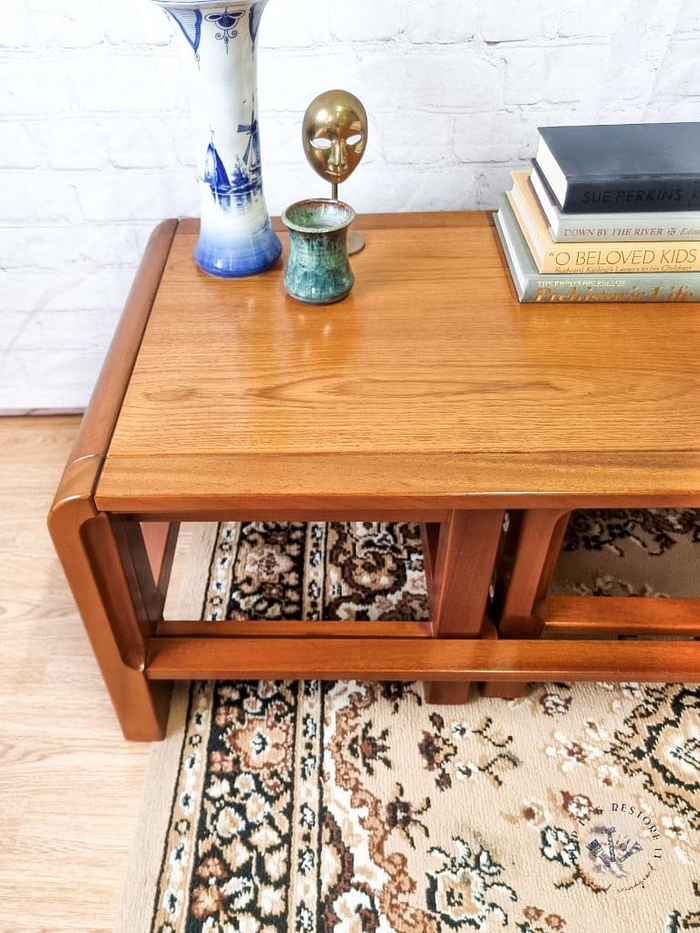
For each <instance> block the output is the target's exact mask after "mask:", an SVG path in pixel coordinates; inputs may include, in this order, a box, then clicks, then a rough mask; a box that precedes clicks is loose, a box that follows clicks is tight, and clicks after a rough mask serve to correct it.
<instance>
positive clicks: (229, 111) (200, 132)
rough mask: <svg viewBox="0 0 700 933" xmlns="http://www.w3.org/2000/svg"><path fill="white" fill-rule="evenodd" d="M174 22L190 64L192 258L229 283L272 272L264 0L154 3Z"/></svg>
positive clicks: (276, 248)
mask: <svg viewBox="0 0 700 933" xmlns="http://www.w3.org/2000/svg"><path fill="white" fill-rule="evenodd" d="M153 2H155V3H157V4H158V5H159V6H161V7H163V8H164V9H165V11H166V12H167V13H168V14H169V15H170V16H171V17H172V19H173V20H174V21H175V23H176V24H177V26H178V27H179V29H180V31H181V32H182V35H183V36H184V38H185V40H186V41H187V45H188V54H189V56H190V58H191V61H192V68H191V76H192V111H193V116H194V121H195V128H196V145H197V163H198V168H199V178H200V189H201V202H202V221H201V229H200V234H199V240H198V242H197V246H196V247H195V252H194V257H195V259H196V261H197V264H198V265H199V267H200V268H201V269H202V270H203V271H204V272H208V273H209V274H210V275H218V276H223V277H225V278H233V277H238V276H243V275H253V274H255V273H256V272H262V271H263V270H264V269H267V268H269V267H270V266H272V265H273V264H274V263H275V262H276V261H277V259H278V258H279V255H280V253H281V251H282V244H281V243H280V241H279V238H278V237H277V235H276V234H275V232H274V231H273V229H272V226H271V225H270V217H269V215H268V213H267V206H266V204H265V197H264V195H263V188H262V171H261V166H260V137H259V129H258V120H257V110H256V91H257V74H256V54H255V40H256V38H257V34H258V27H259V25H260V19H261V17H262V14H263V10H264V9H265V5H266V3H267V0H255V2H252V0H243V2H241V3H225V2H222V0H153Z"/></svg>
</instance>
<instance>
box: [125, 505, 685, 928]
mask: <svg viewBox="0 0 700 933" xmlns="http://www.w3.org/2000/svg"><path fill="white" fill-rule="evenodd" d="M616 521H617V519H616ZM576 534H577V535H578V538H576V537H575V536H574V537H573V538H570V539H569V540H570V541H579V542H580V541H582V540H583V538H582V535H581V533H580V530H579V532H577V533H576ZM601 534H603V533H602V532H601ZM605 534H606V535H607V536H608V537H611V535H610V534H608V532H607V531H606V532H605ZM601 540H602V539H601ZM615 540H619V539H615ZM576 546H577V547H578V546H581V545H580V544H578V545H576ZM583 547H585V545H583ZM667 550H668V548H667ZM612 575H613V576H615V577H616V578H617V577H619V578H620V579H624V577H623V576H621V575H620V574H619V573H618V572H617V571H615V573H614V574H612ZM578 582H579V581H577V580H576V579H572V580H571V581H570V586H571V588H572V589H575V588H576V585H577V583H578ZM424 586H425V584H424V578H423V565H422V553H421V549H420V535H419V532H418V528H417V527H416V526H412V525H379V524H369V523H357V524H354V525H328V526H325V525H318V524H316V523H309V524H302V523H290V524H284V525H283V524H273V523H270V524H262V523H248V524H243V525H233V524H228V525H222V526H220V529H219V532H218V535H217V539H216V544H215V547H214V553H213V555H212V560H211V566H210V572H209V577H208V580H207V585H206V592H205V593H204V594H203V615H202V617H203V618H207V619H222V618H227V617H228V618H233V619H240V618H246V617H249V616H250V615H251V614H254V615H256V616H257V617H267V618H283V619H284V618H289V619H294V618H300V617H302V616H303V617H306V618H319V617H321V616H323V617H325V618H328V617H335V618H353V617H354V618H366V619H400V618H404V619H406V618H426V613H427V608H426V601H425V589H424ZM569 591H571V589H570V590H569ZM162 853H163V855H162V863H161V865H160V870H159V874H158V879H157V883H156V885H155V894H154V895H152V901H151V902H152V904H153V910H152V918H151V923H150V927H149V929H150V930H151V933H234V931H235V933H254V931H260V933H280V931H290V933H291V931H294V933H327V931H328V933H330V931H342V933H365V931H369V933H375V931H376V933H390V931H397V933H450V931H461V933H468V931H473V930H476V931H495V930H503V929H506V930H513V931H517V933H560V931H566V933H579V931H580V933H584V931H585V933H588V931H590V930H596V931H606V933H618V931H619V933H623V931H630V930H631V931H634V933H682V931H688V930H700V691H698V690H697V689H691V688H689V687H684V686H682V685H677V684H651V685H650V684H644V685H642V684H632V683H630V684H611V683H604V684H540V685H535V686H533V687H531V688H530V691H529V692H528V694H527V695H526V696H524V697H522V698H520V699H517V700H512V701H504V700H497V699H487V698H476V699H474V700H473V701H472V702H470V703H468V704H465V705H461V706H431V705H428V704H426V702H425V701H424V698H423V689H422V685H421V684H415V683H413V684H411V683H387V684H375V683H359V682H352V681H351V682H331V683H321V682H317V681H302V682H278V681H275V682H272V681H265V682H244V681H229V682H219V683H196V684H193V685H192V687H191V690H190V695H189V709H188V712H187V716H186V724H185V730H184V736H183V738H182V753H181V759H180V765H179V770H178V774H177V778H176V781H175V787H174V792H173V795H172V809H171V813H170V820H169V827H168V831H167V836H166V839H165V840H164V847H163V850H162ZM133 933H138V931H133Z"/></svg>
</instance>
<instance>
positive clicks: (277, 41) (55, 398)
mask: <svg viewBox="0 0 700 933" xmlns="http://www.w3.org/2000/svg"><path fill="white" fill-rule="evenodd" d="M260 39H261V48H260V82H259V103H260V123H261V131H262V147H263V163H264V172H265V188H266V193H267V199H268V204H269V207H270V210H271V211H272V212H274V213H278V212H279V211H280V210H281V209H282V208H283V207H284V206H285V205H286V204H288V203H290V202H291V201H293V200H296V199H297V198H300V197H306V196H310V195H317V194H323V193H325V192H326V187H325V186H324V184H323V183H322V182H321V181H320V180H319V179H318V178H317V177H316V176H315V175H314V174H313V173H312V171H311V170H310V169H309V167H308V166H307V164H306V160H305V159H304V156H303V153H302V151H301V147H300V144H299V138H300V130H299V127H300V121H301V116H302V113H303V111H304V109H305V107H306V105H307V104H308V102H309V101H310V100H311V99H312V98H313V97H314V96H315V95H316V94H317V93H319V92H320V91H322V90H325V89H326V88H328V87H333V86H340V87H347V88H348V89H349V90H351V91H353V92H354V93H356V94H357V95H358V96H359V97H361V98H362V100H363V101H364V102H365V105H366V107H367V110H368V112H369V114H370V134H371V135H370V140H369V148H368V152H367V155H366V157H365V160H364V161H363V163H362V165H361V166H360V168H359V169H358V170H357V172H356V174H355V175H354V176H353V177H352V178H351V179H350V181H348V183H347V184H346V185H345V187H344V189H343V196H344V197H345V198H346V199H347V200H348V201H350V202H351V203H352V204H353V205H354V206H355V207H356V208H357V209H358V210H361V211H372V210H384V211H392V210H429V209H461V208H473V207H491V206H493V204H494V203H495V199H496V197H497V195H498V193H499V192H500V191H501V190H503V188H504V187H505V186H506V185H507V184H508V179H509V172H510V171H511V169H513V168H515V167H518V166H522V165H524V164H525V163H526V161H527V159H529V158H530V157H531V156H532V154H533V151H534V146H535V139H536V127H537V126H538V125H543V124H552V123H568V122H574V123H585V122H595V121H603V122H616V121H618V120H623V121H635V120H676V119H681V120H684V119H685V120H688V119H700V69H699V68H698V66H697V62H698V59H699V57H700V13H698V12H697V4H696V3H692V2H688V0H685V2H681V0H587V2H585V3H584V2H582V0H352V2H349V0H345V2H343V0H270V3H269V6H268V9H267V11H266V13H265V16H264V19H263V22H262V26H261V33H260ZM183 44H184V43H182V39H181V37H180V36H179V35H175V34H174V31H173V26H172V25H171V23H169V21H168V20H167V18H166V17H165V15H164V14H163V13H162V11H160V10H159V9H157V8H156V7H155V6H154V5H153V4H151V3H150V2H149V0H80V2H79V3H78V2H76V0H2V22H1V25H0V176H1V177H0V409H21V410H23V409H31V408H72V407H79V406H82V405H84V404H85V403H86V402H87V400H88V397H89V394H90V390H91V387H92V384H93V382H94V380H95V378H96V375H97V373H98V371H99V367H100V363H101V360H102V357H103V355H104V352H105V350H106V347H107V344H108V342H109V339H110V335H111V332H112V329H113V327H114V324H115V322H116V320H117V317H118V314H119V311H120V309H121V306H122V303H123V301H124V298H125V296H126V293H127V291H128V288H129V284H130V281H131V278H132V276H133V273H134V270H135V268H136V266H137V264H138V261H139V258H140V255H141V252H142V250H143V246H144V243H145V242H146V240H147V238H148V235H149V231H150V230H151V228H152V227H153V226H154V225H155V224H156V223H157V222H158V221H160V220H162V219H163V218H165V217H171V216H177V215H183V214H192V213H196V211H197V203H198V202H197V190H196V183H195V169H194V165H195V154H194V151H193V148H192V145H191V137H190V132H189V130H190V124H189V113H188V103H187V68H188V67H189V62H186V61H185V55H184V50H183V49H182V48H181V46H182V45H183ZM181 52H182V53H183V54H182V56H181Z"/></svg>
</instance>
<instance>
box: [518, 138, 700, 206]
mask: <svg viewBox="0 0 700 933" xmlns="http://www.w3.org/2000/svg"><path fill="white" fill-rule="evenodd" d="M539 134H540V141H539V145H538V147H537V155H536V157H535V161H536V163H537V166H538V168H539V169H540V171H541V172H542V174H543V175H544V177H545V179H546V180H547V183H548V184H549V187H550V188H551V190H552V192H553V193H554V196H555V198H556V200H557V202H558V205H559V208H560V209H561V210H562V211H564V212H565V213H573V212H579V213H592V212H599V213H615V212H620V211H629V212H637V211H666V210H672V211H686V210H698V209H700V155H699V154H700V123H627V124H617V125H604V126H548V127H540V128H539Z"/></svg>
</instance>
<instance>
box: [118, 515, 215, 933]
mask: <svg viewBox="0 0 700 933" xmlns="http://www.w3.org/2000/svg"><path fill="white" fill-rule="evenodd" d="M217 532H218V525H216V524H212V523H210V522H209V523H192V524H191V525H189V527H187V528H186V529H184V528H183V533H182V535H181V541H182V542H183V543H184V544H185V548H184V549H183V550H184V551H186V554H182V553H181V554H179V555H176V561H179V562H181V564H182V570H181V572H180V580H179V581H177V580H175V579H173V586H172V587H171V590H174V591H175V592H174V594H173V595H174V598H173V599H172V602H171V600H170V599H169V600H168V602H167V603H166V616H168V615H169V616H170V617H175V618H181V619H188V618H199V614H200V612H201V609H202V604H203V601H204V590H205V586H206V582H207V581H206V580H204V579H202V573H201V568H202V566H203V565H204V563H205V562H206V565H207V566H208V562H209V561H210V559H211V554H212V551H213V548H214V543H215V541H216V536H217ZM173 572H174V575H175V572H177V566H174V567H173ZM171 607H172V608H171ZM189 698H190V681H189V680H185V681H180V682H178V683H176V684H175V685H174V688H173V695H172V699H171V702H170V715H169V717H168V728H167V731H166V736H165V739H163V741H162V742H153V744H152V746H151V753H150V756H149V760H148V767H147V770H146V778H145V782H144V789H143V795H142V797H141V806H140V810H139V816H138V820H137V824H136V834H135V837H134V841H133V843H132V845H131V850H130V852H129V858H128V862H127V869H126V875H125V878H124V884H123V885H122V891H121V895H120V898H119V909H118V912H117V920H116V925H115V927H114V933H147V931H149V930H150V929H151V921H152V918H153V904H154V900H155V896H156V888H157V885H158V881H159V878H160V869H161V862H162V860H163V850H164V846H165V839H166V835H167V832H168V826H169V824H170V813H171V810H172V803H173V794H174V793H175V783H176V781H177V775H178V770H179V767H180V760H181V758H182V746H183V742H184V739H185V735H184V731H185V722H186V719H187V710H188V707H189Z"/></svg>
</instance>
